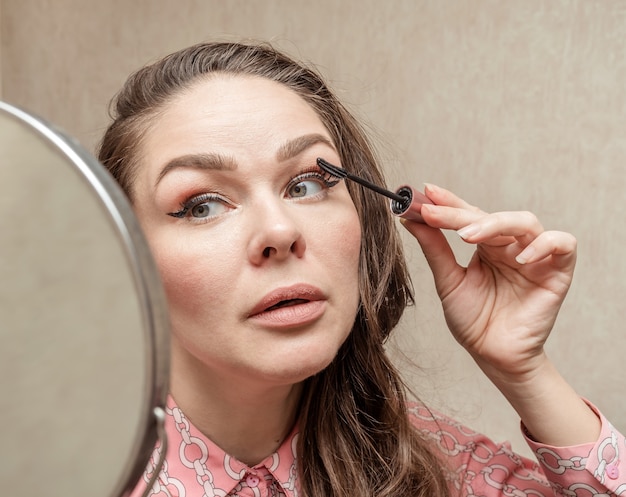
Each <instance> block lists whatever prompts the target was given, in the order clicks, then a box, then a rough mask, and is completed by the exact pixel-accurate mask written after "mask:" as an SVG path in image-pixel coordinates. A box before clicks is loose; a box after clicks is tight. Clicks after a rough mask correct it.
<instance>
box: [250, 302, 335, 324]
mask: <svg viewBox="0 0 626 497" xmlns="http://www.w3.org/2000/svg"><path fill="white" fill-rule="evenodd" d="M325 309H326V301H325V300H311V301H309V302H305V303H303V304H296V305H290V306H285V307H279V308H277V309H272V310H271V311H264V312H260V313H258V314H255V315H254V316H250V318H249V319H250V320H252V321H254V322H257V323H259V324H261V325H263V326H266V327H271V328H297V327H300V326H306V325H308V324H311V323H313V322H315V321H317V320H318V319H319V318H320V317H322V315H323V314H324V310H325Z"/></svg>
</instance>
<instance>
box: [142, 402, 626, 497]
mask: <svg viewBox="0 0 626 497" xmlns="http://www.w3.org/2000/svg"><path fill="white" fill-rule="evenodd" d="M591 407H592V408H593V409H594V411H595V412H596V413H597V414H598V416H599V417H600V419H601V421H602V431H601V434H600V437H599V438H598V440H597V441H596V442H595V443H589V444H584V445H576V446H572V447H558V448H557V447H550V446H546V445H542V444H539V443H536V442H533V441H532V440H530V439H529V438H527V442H528V444H529V445H530V447H531V448H532V449H533V451H534V452H535V454H536V457H537V460H538V462H539V463H538V464H537V463H536V462H533V461H530V460H529V459H526V458H523V457H521V456H519V455H517V454H515V453H514V452H512V451H511V448H510V446H509V445H508V443H504V444H496V443H494V442H492V441H491V440H489V439H488V438H486V437H485V436H483V435H481V434H479V433H476V432H474V431H472V430H470V429H469V428H467V427H465V426H462V425H461V424H459V423H456V422H455V421H453V420H451V419H450V418H448V417H446V416H443V415H440V414H438V413H434V412H432V411H429V410H427V409H426V408H424V407H422V406H419V405H411V406H410V408H409V416H410V418H411V420H412V422H413V424H414V425H415V427H416V428H417V429H418V430H420V431H421V432H422V434H423V435H424V436H426V437H428V438H430V439H431V440H432V441H433V445H434V447H435V448H436V450H439V451H440V452H441V454H442V456H443V460H444V461H447V466H448V470H447V471H448V475H447V477H448V480H449V481H450V485H451V486H452V488H453V489H456V491H457V493H458V494H460V495H462V496H474V495H475V496H485V497H496V496H510V497H526V496H535V495H537V496H544V495H546V496H549V495H554V494H557V495H563V496H566V497H588V496H592V495H595V494H603V495H606V494H609V495H626V457H624V456H623V454H624V453H625V452H624V451H626V439H625V438H624V435H622V434H620V433H619V432H618V431H617V430H615V429H614V428H613V427H612V426H611V425H610V423H609V422H608V421H607V420H606V419H605V418H604V416H602V414H601V413H599V412H598V411H597V409H595V408H594V407H593V406H591ZM166 412H167V418H166V422H165V427H166V432H167V436H168V443H169V446H168V450H167V457H166V460H165V463H164V466H163V469H162V470H161V473H160V475H159V478H158V480H157V482H156V483H155V485H154V486H153V488H152V493H150V494H149V495H154V496H164V497H165V496H167V497H202V496H207V497H226V496H229V497H235V496H237V497H244V496H245V497H247V496H250V497H252V496H255V497H260V496H264V497H265V496H267V497H270V496H271V497H297V496H298V493H299V492H298V472H297V460H296V442H297V439H298V436H299V434H298V429H297V427H296V428H294V429H293V431H292V432H291V434H290V435H289V436H288V437H287V438H286V439H285V441H284V442H283V443H282V444H281V446H280V447H279V448H278V450H277V451H276V452H275V453H274V454H272V455H271V456H269V457H267V458H266V459H265V460H264V461H262V462H261V463H259V464H257V465H256V466H254V467H249V466H247V465H245V464H243V463H241V462H239V461H238V460H236V459H235V458H233V457H230V456H229V455H228V454H226V453H224V451H223V450H222V449H220V448H219V447H218V446H217V445H215V444H214V443H212V442H211V441H210V440H209V439H208V438H207V437H205V436H204V435H202V433H200V432H199V431H198V430H197V429H196V428H195V427H194V426H193V425H192V424H191V423H190V422H189V420H188V419H187V418H186V417H185V415H184V414H183V412H182V411H181V410H180V409H179V408H178V407H177V406H176V404H175V402H174V400H173V399H172V398H171V397H170V398H169V399H168V403H167V409H166ZM159 457H160V456H159V448H158V447H157V448H156V449H155V451H154V453H153V455H152V459H151V461H150V463H149V465H148V467H147V469H146V472H145V474H144V478H143V482H142V483H140V484H139V485H138V486H137V488H135V490H134V491H133V493H132V497H138V496H140V495H141V494H142V492H143V491H144V490H145V485H146V482H148V480H149V478H150V476H151V475H152V471H153V470H154V467H155V466H154V461H155V460H158V458H159Z"/></svg>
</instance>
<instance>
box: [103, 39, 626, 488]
mask: <svg viewBox="0 0 626 497" xmlns="http://www.w3.org/2000/svg"><path fill="white" fill-rule="evenodd" d="M318 157H322V158H324V159H326V160H327V161H329V162H331V163H333V164H336V165H338V166H340V167H342V168H344V169H346V170H347V171H349V172H352V173H354V174H358V175H359V176H361V177H364V178H365V179H367V180H369V181H371V182H373V183H378V184H382V183H383V178H382V175H381V173H380V170H379V168H378V166H377V163H376V159H375V157H374V154H373V152H372V149H371V147H370V145H369V143H368V141H367V139H366V137H365V134H364V133H363V131H362V130H361V128H360V127H359V125H358V123H357V122H356V121H355V119H354V118H353V117H352V116H351V115H350V113H349V112H348V111H347V110H346V109H345V108H344V107H343V106H342V105H341V104H340V103H339V102H338V101H337V99H336V98H335V97H334V95H333V94H332V93H331V92H330V90H329V89H328V88H327V86H326V85H325V84H324V82H323V81H322V80H321V78H320V77H319V76H318V75H317V74H316V73H315V72H314V71H313V70H311V69H308V68H306V67H303V66H301V65H300V64H298V63H296V62H294V61H293V60H291V59H289V58H288V57H286V56H285V55H283V54H281V53H279V52H277V51H276V50H274V49H272V48H271V47H268V46H264V45H243V44H236V43H214V44H200V45H197V46H193V47H190V48H188V49H184V50H181V51H179V52H177V53H174V54H172V55H170V56H168V57H166V58H164V59H163V60H161V61H158V62H156V63H155V64H153V65H151V66H148V67H145V68H143V69H141V70H139V71H138V72H137V73H136V74H134V75H133V76H131V78H130V79H129V80H128V82H127V83H126V85H125V86H124V88H123V89H122V91H121V92H120V94H119V95H118V96H117V100H116V107H115V116H114V121H113V123H112V124H111V126H110V127H109V129H108V130H107V132H106V134H105V136H104V138H103V141H102V144H101V148H100V153H99V158H100V160H101V161H102V162H103V164H105V166H106V167H107V168H108V169H109V170H110V171H111V173H112V174H113V175H114V176H115V178H116V179H117V180H118V181H119V183H120V184H121V186H122V187H123V188H124V190H125V191H126V193H127V194H128V196H129V198H130V199H131V201H132V203H133V206H134V208H135V211H136V214H137V216H138V218H139V220H140V222H141V225H142V227H143V229H144V231H145V234H146V237H147V239H148V241H149V244H150V246H151V249H152V251H153V254H154V256H155V259H156V262H157V264H158V267H159V270H160V273H161V276H162V280H163V284H164V287H165V290H166V294H167V297H168V303H169V307H170V309H169V310H170V317H171V326H172V373H171V397H170V400H169V403H168V413H169V415H170V416H169V418H168V421H167V423H168V424H167V429H168V435H169V438H170V444H171V445H170V449H169V451H168V454H167V460H166V464H165V467H164V470H163V472H162V474H161V475H160V477H159V482H158V483H157V484H156V485H155V487H154V488H153V494H155V495H159V494H163V495H187V496H192V495H240V496H243V495H291V496H295V495H300V496H301V495H305V496H320V497H321V496H347V495H350V496H354V495H358V496H361V495H388V496H391V495H393V496H398V495H402V496H404V495H424V496H426V495H430V496H432V495H436V496H447V495H452V494H457V493H460V494H462V495H466V494H467V495H469V494H473V493H476V494H483V495H502V494H506V495H511V494H530V493H533V494H544V495H550V494H551V493H552V490H551V489H550V487H549V486H548V483H547V482H546V477H547V478H548V479H550V481H551V482H552V483H553V485H554V486H555V488H560V487H565V488H566V491H567V492H575V489H578V488H584V489H592V490H593V491H596V492H603V493H604V492H606V491H607V488H611V489H612V490H613V491H616V490H617V489H618V486H619V485H620V484H621V485H624V483H623V479H622V480H620V477H619V470H620V467H619V465H618V462H619V457H618V452H617V451H618V450H624V437H623V436H622V435H620V434H618V433H616V432H615V431H614V430H613V429H612V427H611V426H610V425H609V424H608V423H607V422H606V420H605V419H604V418H603V417H602V416H601V415H600V414H599V413H597V411H596V410H594V409H593V408H592V407H591V406H590V405H589V404H587V403H586V402H585V401H583V400H582V399H580V398H579V397H578V395H577V394H576V393H575V392H574V391H573V390H572V389H571V387H570V386H569V385H568V384H567V383H566V382H565V381H564V380H563V378H562V377H561V376H560V375H559V374H558V372H557V371H556V370H555V368H554V367H553V366H552V364H551V363H550V361H549V360H548V359H547V357H546V355H545V353H544V350H543V344H544V342H545V340H546V339H547V336H548V334H549V332H550V330H551V328H552V325H553V322H554V319H555V318H556V315H557V312H558V309H559V307H560V305H561V303H562V301H563V299H564V297H565V294H566V292H567V290H568V288H569V285H570V282H571V278H572V273H573V269H574V264H575V252H576V242H575V239H574V238H573V237H572V236H571V235H569V234H567V233H562V232H546V231H544V230H543V228H542V227H541V224H540V223H539V221H538V220H537V219H536V218H535V217H534V216H533V215H531V214H529V213H521V212H513V213H496V214H490V215H489V214H486V213H484V212H482V211H480V210H479V209H477V208H475V207H472V206H470V205H468V204H467V203H466V202H464V201H463V200H461V199H460V198H458V197H456V196H455V195H454V194H452V193H451V192H448V191H446V190H444V189H441V188H438V187H435V186H434V185H429V186H427V188H426V191H425V194H426V195H427V196H428V197H429V199H430V200H431V201H432V202H433V205H424V206H423V207H422V216H423V218H424V220H425V224H420V223H414V222H405V223H404V225H405V227H406V228H407V229H408V230H409V231H410V232H411V233H412V234H413V235H414V236H415V237H416V238H417V240H418V242H419V243H420V245H421V247H422V250H423V251H424V253H425V255H426V257H427V259H428V262H429V264H430V266H431V268H432V271H433V274H434V277H435V281H436V285H437V290H438V292H439V295H440V297H441V300H442V303H443V306H444V311H445V314H446V318H447V322H448V325H449V327H450V330H451V331H452V333H453V334H454V336H455V338H456V339H457V340H458V341H459V342H460V343H461V344H462V345H463V346H464V347H465V348H466V349H467V350H468V352H469V353H470V354H471V355H472V357H473V358H474V359H475V360H476V362H477V363H478V364H479V366H480V367H481V368H482V370H483V371H484V372H485V374H486V375H487V376H488V377H489V378H490V379H491V380H492V381H493V382H494V383H495V384H496V386H497V387H498V388H499V389H500V390H501V391H502V393H503V394H504V395H505V396H506V397H507V399H508V400H509V402H510V403H511V404H512V405H513V407H514V408H515V409H516V410H517V412H518V413H519V414H520V417H521V419H522V422H523V425H524V429H525V430H526V433H527V434H528V438H529V443H531V445H533V447H534V448H535V449H536V450H537V451H538V454H551V457H549V458H546V459H545V464H544V468H543V471H544V472H545V473H546V474H545V475H544V474H543V473H542V471H541V470H540V469H538V468H537V467H535V466H534V465H533V463H531V462H530V461H526V460H523V459H521V458H519V457H517V456H515V455H514V454H512V453H511V452H510V451H509V450H508V449H507V448H506V447H504V446H498V445H495V444H493V443H492V442H490V441H488V440H487V439H485V438H483V437H481V436H480V435H477V434H472V433H470V432H469V431H468V430H467V429H465V428H463V427H460V426H458V425H457V424H456V423H454V422H453V421H451V420H448V419H447V418H444V417H442V416H439V415H437V414H429V413H428V411H427V410H426V409H425V408H424V406H422V405H420V404H416V405H413V404H407V400H406V398H405V393H404V385H403V383H402V380H401V378H400V376H399V375H398V372H397V371H396V370H395V369H394V367H393V365H392V364H391V363H390V361H389V359H388V358H387V357H386V355H385V353H384V350H383V343H384V341H385V340H386V338H387V337H388V335H389V333H390V332H391V330H392V329H393V327H394V326H395V325H396V323H397V322H398V320H399V318H400V316H401V314H402V312H403V310H404V308H405V306H406V305H407V304H409V303H410V302H411V301H412V294H411V288H410V283H409V278H408V275H407V272H406V267H405V263H404V259H403V256H402V250H401V245H400V241H399V237H398V234H397V231H396V228H395V224H394V220H393V219H392V216H391V214H390V212H389V208H388V204H387V202H386V201H385V200H384V199H383V198H381V197H380V196H378V195H377V194H375V193H372V192H370V191H368V190H364V189H363V188H361V187H360V186H355V185H353V184H350V183H346V182H341V181H336V179H334V178H329V177H328V176H327V175H325V174H324V173H323V172H322V171H321V170H320V169H319V168H318V166H317V164H316V159H317V158H318ZM440 229H453V230H457V231H458V232H459V235H460V236H461V237H463V238H464V239H465V240H466V241H467V242H469V243H473V244H476V245H477V250H476V254H475V256H474V258H473V259H472V261H471V262H470V264H469V266H468V267H467V268H463V267H460V266H459V265H457V264H456V261H455V259H454V254H453V253H452V251H451V249H450V247H449V246H448V244H447V242H446V240H445V238H444V236H443V234H442V233H441V231H440ZM611 437H613V438H611ZM605 440H617V442H616V443H615V444H609V445H606V444H604V445H603V443H604V442H603V441H605ZM556 447H567V448H564V449H557V448H556ZM600 449H602V450H600ZM594 450H595V451H596V453H599V454H600V457H599V459H600V461H596V463H597V464H596V466H597V467H595V468H591V469H590V470H589V471H580V470H579V467H580V461H581V460H582V459H581V458H587V457H589V458H590V459H592V456H591V453H593V451H594ZM594 457H595V456H594ZM571 461H578V462H579V464H576V463H575V462H574V463H572V462H571ZM577 466H578V467H577ZM549 468H552V469H551V470H550V469H549ZM621 469H622V471H623V470H624V469H623V468H621ZM594 471H596V473H597V474H596V475H595V476H594V474H593V473H594ZM147 473H148V474H149V473H150V468H148V470H147ZM615 474H618V476H617V477H615V478H614V479H611V478H612V476H611V475H615ZM608 484H611V485H612V486H610V487H607V486H605V485H608ZM622 488H623V487H622ZM567 489H569V490H567ZM140 491H142V488H141V485H140V487H139V488H138V489H137V492H140Z"/></svg>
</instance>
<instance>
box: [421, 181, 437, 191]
mask: <svg viewBox="0 0 626 497" xmlns="http://www.w3.org/2000/svg"><path fill="white" fill-rule="evenodd" d="M426 190H430V191H431V192H434V191H436V190H437V186H436V185H433V184H432V183H424V191H426Z"/></svg>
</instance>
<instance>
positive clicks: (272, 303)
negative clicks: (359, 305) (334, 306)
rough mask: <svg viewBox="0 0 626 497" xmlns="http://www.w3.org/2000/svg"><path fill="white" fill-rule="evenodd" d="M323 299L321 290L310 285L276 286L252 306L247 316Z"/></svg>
mask: <svg viewBox="0 0 626 497" xmlns="http://www.w3.org/2000/svg"><path fill="white" fill-rule="evenodd" d="M318 300H325V297H324V294H323V293H322V291H321V290H320V289H319V288H317V287H314V286H312V285H306V284H298V285H293V286H289V287H284V288H277V289H276V290H273V291H271V292H270V293H268V294H267V295H265V296H264V297H263V298H262V299H261V300H260V301H259V303H258V304H257V305H255V306H254V308H253V309H252V311H251V312H250V314H249V316H250V317H252V316H255V315H257V314H260V313H262V312H269V311H272V310H274V309H280V308H282V307H287V306H290V305H298V304H305V303H307V302H311V301H318Z"/></svg>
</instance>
